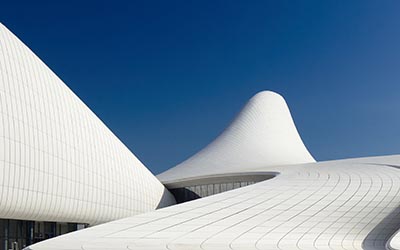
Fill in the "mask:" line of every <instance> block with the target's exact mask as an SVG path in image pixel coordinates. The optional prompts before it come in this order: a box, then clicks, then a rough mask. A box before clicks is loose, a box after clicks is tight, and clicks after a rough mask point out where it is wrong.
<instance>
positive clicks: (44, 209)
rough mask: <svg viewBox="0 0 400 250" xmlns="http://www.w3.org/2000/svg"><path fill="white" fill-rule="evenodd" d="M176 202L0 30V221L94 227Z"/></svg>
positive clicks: (32, 56)
mask: <svg viewBox="0 0 400 250" xmlns="http://www.w3.org/2000/svg"><path fill="white" fill-rule="evenodd" d="M174 202H175V200H174V198H173V197H172V195H171V194H170V193H169V192H168V191H167V190H166V189H165V188H164V186H163V185H162V184H161V183H160V182H159V181H158V180H157V179H156V178H155V177H154V176H153V175H152V174H151V173H150V171H148V170H147V169H146V167H145V166H144V165H143V164H142V163H141V162H140V161H139V160H138V159H137V158H136V157H135V155H133V154H132V153H131V152H130V151H129V150H128V148H127V147H126V146H124V144H123V143H122V142H121V141H120V140H119V139H118V138H117V137H116V136H115V135H114V134H113V133H112V132H111V131H110V130H109V129H108V128H107V127H106V126H105V125H104V124H103V123H102V122H101V120H100V119H99V118H97V117H96V115H95V114H94V113H93V112H92V111H91V110H90V109H89V108H88V107H87V106H86V105H85V104H84V103H83V102H82V101H81V100H80V99H79V98H78V97H77V96H76V95H75V94H74V93H73V92H72V91H71V90H70V89H69V88H68V87H67V86H66V85H65V84H64V83H63V82H62V81H61V80H60V79H59V78H58V77H57V76H56V75H55V74H54V73H53V72H52V71H51V70H50V69H49V68H48V67H47V66H46V65H45V64H44V63H43V62H42V61H41V60H40V59H39V58H38V57H37V56H35V54H34V53H33V52H32V51H31V50H29V48H27V47H26V46H25V45H24V44H23V43H22V42H21V41H20V40H19V39H18V38H17V37H15V36H14V35H13V34H12V33H11V32H10V31H8V30H7V29H6V28H5V27H4V26H3V25H1V24H0V218H10V219H22V220H44V221H60V222H61V221H66V222H80V223H89V224H96V223H101V222H106V221H110V220H114V219H118V218H122V217H127V216H131V215H135V214H139V213H143V212H147V211H151V210H154V209H155V208H157V207H163V206H166V205H170V204H173V203H174Z"/></svg>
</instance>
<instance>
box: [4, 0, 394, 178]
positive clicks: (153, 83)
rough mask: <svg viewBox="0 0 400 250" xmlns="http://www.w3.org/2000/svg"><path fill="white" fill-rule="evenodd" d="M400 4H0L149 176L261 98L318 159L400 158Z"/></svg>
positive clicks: (15, 27) (11, 25) (209, 138)
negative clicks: (278, 99)
mask: <svg viewBox="0 0 400 250" xmlns="http://www.w3.org/2000/svg"><path fill="white" fill-rule="evenodd" d="M399 13H400V1H260V2H256V1H242V2H239V1H186V0H185V1H142V2H136V1H48V2H45V1H3V2H2V4H1V6H0V18H1V19H0V21H1V22H2V23H3V24H5V25H6V26H7V27H8V28H9V29H10V30H11V31H12V32H13V33H14V34H16V35H17V36H18V37H19V38H20V39H21V40H22V41H23V42H24V43H26V44H27V45H28V46H29V47H30V48H31V49H32V50H33V51H34V52H35V53H36V54H37V55H38V56H39V57H40V58H41V59H42V60H43V61H44V62H45V63H46V64H47V65H48V66H49V67H50V68H51V69H52V70H53V71H54V72H55V73H56V74H57V75H58V76H59V77H60V78H61V79H63V80H64V82H65V83H66V84H67V85H68V86H69V87H70V88H71V89H72V90H73V91H74V92H75V93H76V94H77V95H78V96H79V97H80V98H81V99H82V100H83V101H84V102H85V103H86V104H87V105H88V106H89V107H90V108H91V109H92V110H93V111H94V112H95V113H96V114H97V115H98V116H99V117H100V119H102V120H103V121H104V122H105V123H106V125H107V126H108V127H109V128H110V129H111V130H112V131H113V132H114V133H115V134H116V135H117V136H118V137H119V138H120V139H121V140H122V141H123V142H124V143H125V144H126V145H127V146H128V147H129V148H130V149H131V150H132V151H133V152H134V153H135V154H136V156H138V158H139V159H140V160H141V161H142V162H143V163H144V164H145V165H146V166H148V167H149V168H150V170H151V171H153V172H154V173H159V172H161V171H163V170H166V169H167V168H170V167H172V166H174V165H175V164H177V163H179V162H181V161H183V160H184V159H186V158H187V157H189V156H191V155H192V154H194V153H195V152H197V151H198V150H200V149H201V148H203V147H204V146H205V145H207V144H208V143H209V142H211V141H212V140H213V139H214V138H215V137H216V136H217V135H218V134H219V133H220V132H221V131H222V130H223V129H224V128H225V127H226V126H227V125H228V124H229V122H230V121H231V120H232V119H233V117H234V116H235V114H236V113H237V112H239V110H240V109H241V107H242V106H243V105H244V104H245V102H246V101H247V100H248V99H249V98H250V97H251V96H252V95H254V94H255V93H257V92H258V91H261V90H273V91H276V92H278V93H280V94H282V95H283V96H284V97H285V99H286V101H287V102H288V104H289V107H290V109H291V111H292V115H293V117H294V120H295V122H296V125H297V127H298V130H299V132H300V134H301V136H302V138H303V140H304V142H305V144H306V145H307V147H308V148H309V150H310V151H311V153H312V154H313V155H314V157H315V158H316V159H317V160H329V159H336V158H348V157H358V156H370V155H383V154H396V153H400V110H399V107H400V15H399Z"/></svg>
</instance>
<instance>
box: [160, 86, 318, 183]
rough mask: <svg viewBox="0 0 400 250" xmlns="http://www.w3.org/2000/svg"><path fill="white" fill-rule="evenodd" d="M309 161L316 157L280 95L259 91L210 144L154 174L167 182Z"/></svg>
mask: <svg viewBox="0 0 400 250" xmlns="http://www.w3.org/2000/svg"><path fill="white" fill-rule="evenodd" d="M310 162H315V160H314V158H313V157H312V156H311V154H310V153H309V152H308V150H307V148H306V147H305V146H304V143H303V141H302V140H301V138H300V135H299V133H298V132H297V129H296V126H295V124H294V122H293V119H292V116H291V114H290V111H289V108H288V106H287V104H286V102H285V100H284V99H283V97H282V96H280V95H279V94H277V93H274V92H271V91H262V92H259V93H258V94H256V95H255V96H253V97H252V98H251V99H250V100H249V101H248V103H247V104H246V105H245V107H244V108H243V109H242V111H241V112H240V113H239V114H238V115H237V117H236V118H235V119H234V121H233V122H232V123H231V124H230V126H229V127H228V128H227V129H226V130H225V131H224V132H223V133H222V134H221V135H220V136H218V137H217V138H216V139H215V140H214V141H213V142H212V143H210V144H209V145H208V146H207V147H205V148H204V149H203V150H201V151H200V152H198V153H197V154H195V155H194V156H192V157H190V158H189V159H187V160H186V161H184V162H182V163H181V164H179V165H177V166H176V167H174V168H172V169H169V170H167V171H166V172H164V173H162V174H160V175H158V176H157V177H158V178H159V179H160V180H161V181H163V182H168V181H172V180H177V179H184V178H190V177H198V176H202V175H211V174H216V173H230V172H243V171H246V170H254V169H257V168H260V167H268V166H279V165H289V164H300V163H310Z"/></svg>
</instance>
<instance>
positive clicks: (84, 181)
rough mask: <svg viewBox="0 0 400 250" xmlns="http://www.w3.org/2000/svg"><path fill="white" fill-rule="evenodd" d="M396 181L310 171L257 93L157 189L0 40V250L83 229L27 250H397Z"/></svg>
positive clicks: (377, 162)
mask: <svg viewBox="0 0 400 250" xmlns="http://www.w3.org/2000/svg"><path fill="white" fill-rule="evenodd" d="M399 168H400V156H396V155H395V156H385V157H370V158H359V159H348V160H338V161H329V162H315V160H314V159H313V157H312V156H311V154H310V153H309V152H308V150H307V149H306V147H305V146H304V144H303V142H302V140H301V138H300V136H299V134H298V132H297V130H296V127H295V125H294V123H293V120H292V118H291V115H290V112H289V109H288V107H287V105H286V103H285V101H284V99H283V98H282V97H281V96H279V95H278V94H276V93H273V92H269V91H264V92H260V93H259V94H257V95H255V96H254V97H253V98H252V99H250V101H249V102H248V104H247V105H246V106H245V107H244V108H243V110H242V111H241V112H240V113H239V114H238V116H237V117H236V119H235V120H234V121H233V122H232V124H231V125H230V126H229V127H228V128H227V129H226V130H225V131H224V132H223V133H222V134H221V135H220V136H219V137H217V138H216V139H215V140H214V141H213V142H212V143H210V144H209V145H208V146H207V147H206V148H204V149H203V150H201V151H200V152H199V153H197V154H195V155H194V156H192V157H191V158H189V159H188V160H186V161H184V162H183V163H181V164H179V165H177V166H176V167H174V168H172V169H170V170H168V171H166V172H164V173H162V174H160V175H159V176H158V178H159V180H161V182H162V183H163V184H164V185H162V184H161V182H160V181H159V180H157V178H156V177H154V176H153V175H152V174H151V173H150V172H149V171H148V170H147V169H146V168H145V167H144V166H143V164H142V163H141V162H140V161H139V160H138V159H137V158H136V157H135V156H134V155H133V154H132V153H131V152H130V151H129V150H128V149H127V148H126V147H125V146H124V145H123V144H122V142H121V141H119V140H118V139H117V138H116V137H115V135H113V133H112V132H111V131H110V130H109V129H108V128H107V127H106V126H105V125H104V124H103V123H102V122H101V121H100V120H99V119H98V118H97V117H96V115H94V114H93V112H91V111H90V110H89V109H88V108H87V107H86V106H85V104H84V103H83V102H81V101H80V100H79V98H78V97H77V96H76V95H74V94H73V93H72V91H71V90H69V89H68V87H66V85H65V84H64V83H63V82H62V81H61V80H60V79H59V78H58V77H57V76H56V75H55V74H54V73H52V72H51V70H50V69H49V68H48V67H47V66H46V65H45V64H44V63H43V62H41V61H40V60H39V59H38V58H37V57H36V56H35V55H34V54H33V53H32V52H31V51H30V50H29V49H28V48H27V47H26V46H25V45H23V44H22V42H21V41H19V40H18V39H17V38H16V37H15V36H14V35H13V34H11V32H9V31H8V30H7V29H6V28H5V27H4V26H0V173H1V175H0V178H1V181H2V182H1V185H0V195H1V196H0V197H1V199H0V218H2V219H1V220H0V221H1V228H0V233H1V238H2V242H4V244H2V245H3V246H2V247H3V248H0V249H9V248H11V247H12V246H14V247H16V246H17V245H18V247H19V248H20V247H21V246H23V245H30V244H31V243H34V242H36V241H39V240H42V239H43V238H50V237H52V236H55V235H58V234H61V233H64V232H67V231H71V230H73V229H74V228H72V227H71V228H70V229H68V225H69V226H71V225H75V229H76V224H66V223H79V224H84V225H89V228H86V229H83V230H79V231H76V232H72V233H69V234H64V235H61V236H58V237H55V238H51V239H48V240H45V241H40V242H38V243H36V244H33V245H30V246H29V247H28V249H31V250H75V249H76V250H78V249H80V250H81V249H85V250H95V249H96V250H97V249H170V250H173V249H176V250H178V249H184V250H187V249H204V250H206V249H231V250H232V249H246V250H247V249H280V250H283V249H290V250H292V249H334V250H335V249H400V235H397V234H396V231H397V230H398V229H399V228H400V206H399V205H400V169H399ZM167 188H168V189H169V190H170V191H171V192H169V191H168V190H167ZM171 193H172V194H171ZM174 196H175V198H176V199H175V198H174ZM175 200H176V201H177V202H178V203H179V204H175ZM101 223H102V224H101ZM96 224H101V225H96ZM46 226H47V228H48V229H46ZM43 227H44V228H45V229H44V230H43ZM46 230H47V231H49V232H50V233H48V232H47V231H46ZM46 232H47V235H41V234H46ZM40 235H41V236H40Z"/></svg>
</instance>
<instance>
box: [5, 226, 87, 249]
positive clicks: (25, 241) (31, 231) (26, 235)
mask: <svg viewBox="0 0 400 250" xmlns="http://www.w3.org/2000/svg"><path fill="white" fill-rule="evenodd" d="M84 227H85V225H84V224H77V223H65V222H43V221H24V220H11V219H0V241H1V244H0V250H9V249H13V250H20V249H23V248H24V247H27V246H29V245H31V244H33V243H36V242H39V241H42V240H45V239H49V238H52V237H55V236H58V235H61V234H65V233H69V232H73V231H76V230H78V229H81V228H84Z"/></svg>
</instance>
